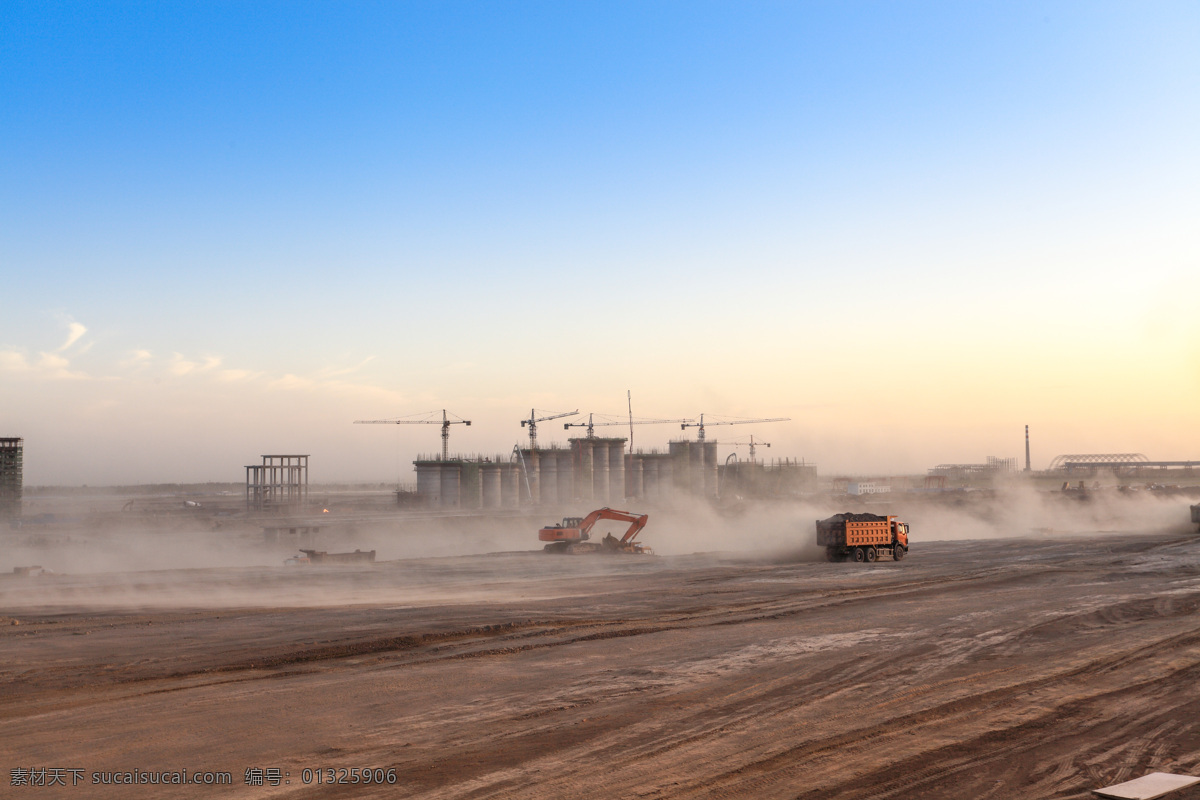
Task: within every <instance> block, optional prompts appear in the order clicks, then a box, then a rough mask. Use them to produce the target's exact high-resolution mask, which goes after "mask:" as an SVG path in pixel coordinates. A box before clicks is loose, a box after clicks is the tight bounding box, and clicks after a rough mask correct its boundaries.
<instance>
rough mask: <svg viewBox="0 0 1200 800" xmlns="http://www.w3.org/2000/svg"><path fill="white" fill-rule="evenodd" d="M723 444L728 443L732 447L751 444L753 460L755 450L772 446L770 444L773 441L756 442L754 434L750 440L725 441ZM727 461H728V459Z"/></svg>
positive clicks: (751, 457)
mask: <svg viewBox="0 0 1200 800" xmlns="http://www.w3.org/2000/svg"><path fill="white" fill-rule="evenodd" d="M723 444H727V445H728V446H730V447H745V446H747V445H749V446H750V460H751V461H753V460H754V455H755V451H756V450H757V449H758V448H759V447H770V446H771V443H770V442H756V441H754V436H753V435H751V437H750V441H748V442H723ZM730 455H733V454H732V453H731V454H730ZM726 461H728V459H726Z"/></svg>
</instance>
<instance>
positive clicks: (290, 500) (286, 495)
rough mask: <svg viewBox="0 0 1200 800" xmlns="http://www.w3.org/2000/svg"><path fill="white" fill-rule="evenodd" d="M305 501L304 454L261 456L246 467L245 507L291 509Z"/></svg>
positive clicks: (265, 509) (306, 463)
mask: <svg viewBox="0 0 1200 800" xmlns="http://www.w3.org/2000/svg"><path fill="white" fill-rule="evenodd" d="M307 502H308V455H307V454H305V455H265V456H263V457H262V463H261V464H250V465H248V466H247V467H246V508H247V509H249V510H251V511H270V510H273V509H295V508H297V507H299V506H303V505H304V504H305V503H307Z"/></svg>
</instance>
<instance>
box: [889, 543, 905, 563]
mask: <svg viewBox="0 0 1200 800" xmlns="http://www.w3.org/2000/svg"><path fill="white" fill-rule="evenodd" d="M907 554H908V548H907V547H905V546H904V545H902V544H898V545H896V546H895V547H893V548H892V560H893V561H899V560H900V559H902V558H904V556H905V555H907Z"/></svg>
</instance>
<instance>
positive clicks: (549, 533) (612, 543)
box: [538, 508, 653, 555]
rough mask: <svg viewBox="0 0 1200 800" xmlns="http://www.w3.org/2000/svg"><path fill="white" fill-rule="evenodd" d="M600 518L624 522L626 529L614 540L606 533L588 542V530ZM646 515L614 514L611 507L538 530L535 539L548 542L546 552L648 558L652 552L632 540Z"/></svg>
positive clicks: (616, 512) (643, 524) (589, 531)
mask: <svg viewBox="0 0 1200 800" xmlns="http://www.w3.org/2000/svg"><path fill="white" fill-rule="evenodd" d="M602 519H611V520H616V521H618V522H628V523H629V529H628V530H626V531H625V535H624V536H622V537H621V538H619V539H618V538H617V537H616V536H614V535H612V534H611V533H609V534H606V535H605V536H604V538H603V539H601V540H600V541H598V542H591V541H588V540H589V539H591V531H592V527H593V526H595V524H596V523H597V522H599V521H600V520H602ZM649 519H650V515H649V514H637V513H634V512H631V511H618V510H617V509H615V508H600V509H597V510H595V511H593V512H592V513H590V514H588V515H587V516H586V517H566V518H564V519H563V521H562V524H561V525H547V526H546V527H544V528H542V529H541V530H540V531H538V539H539V540H541V541H543V542H548V544H546V546H545V547H544V548H543V549H544V550H545V551H546V552H547V553H632V554H634V555H652V554H653V551H652V550H651V549H650V548H649V547H648V546H646V545H644V544H641V543H639V542H636V541H634V540H635V539H636V538H637V535H638V533H640V532H641V530H642V528H644V527H646V522H647V521H648V520H649Z"/></svg>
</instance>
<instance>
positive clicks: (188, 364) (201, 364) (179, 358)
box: [167, 353, 221, 375]
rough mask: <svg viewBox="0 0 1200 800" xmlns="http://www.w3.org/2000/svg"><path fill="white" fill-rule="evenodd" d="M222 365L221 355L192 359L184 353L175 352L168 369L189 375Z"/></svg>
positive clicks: (176, 373) (175, 372)
mask: <svg viewBox="0 0 1200 800" xmlns="http://www.w3.org/2000/svg"><path fill="white" fill-rule="evenodd" d="M219 366H221V357H220V356H205V357H204V358H203V360H201V361H192V360H190V359H188V358H186V357H184V356H183V354H182V353H173V354H172V355H171V360H170V363H169V364H168V365H167V370H168V371H169V372H170V373H171V374H172V375H187V374H189V373H192V372H208V371H210V370H214V369H216V368H217V367H219Z"/></svg>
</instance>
